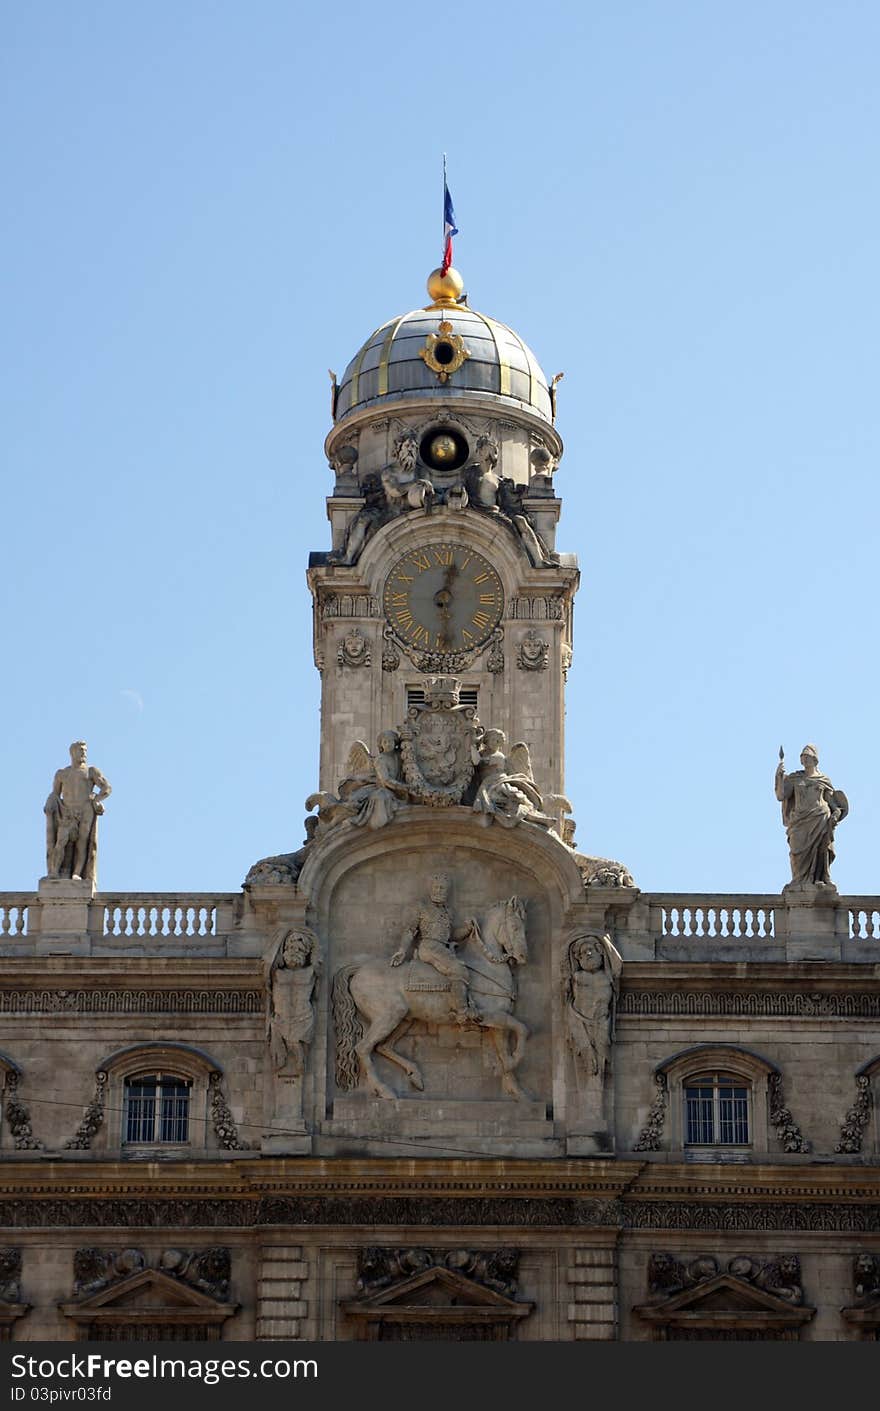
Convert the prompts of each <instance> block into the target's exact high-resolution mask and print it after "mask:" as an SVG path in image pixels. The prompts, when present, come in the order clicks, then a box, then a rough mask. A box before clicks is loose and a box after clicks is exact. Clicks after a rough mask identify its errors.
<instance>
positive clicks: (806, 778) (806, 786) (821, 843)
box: [774, 745, 849, 891]
mask: <svg viewBox="0 0 880 1411" xmlns="http://www.w3.org/2000/svg"><path fill="white" fill-rule="evenodd" d="M801 764H802V765H803V768H802V769H796V770H795V771H794V772H793V773H792V774H786V772H785V756H784V754H783V751H782V749H780V751H779V764H778V765H777V767H776V778H775V780H774V785H775V791H776V797H777V798H778V799H779V801H780V803H781V804H782V821H783V823H784V824H785V829H786V833H787V835H788V851H789V856H790V858H791V882H790V883H789V884H788V887H786V888H785V890H786V891H787V890H789V888H791V889H792V890H801V889H803V888H808V887H811V886H814V887H831V888H833V886H834V883H833V882H832V881H831V875H830V870H829V869H830V867H831V863H832V862H833V861H834V830H835V828H836V827H837V825H838V823H840V822H841V820H842V819H844V818H846V815H847V814H848V813H849V803H848V801H847V797H846V794H844V793H843V792H842V791H841V790H840V789H835V787H834V785H833V784H832V782H831V780H830V779H829V778H828V775H827V774H822V773H821V772H820V770H819V752H818V750H817V749H816V746H815V745H804V748H803V749H802V750H801Z"/></svg>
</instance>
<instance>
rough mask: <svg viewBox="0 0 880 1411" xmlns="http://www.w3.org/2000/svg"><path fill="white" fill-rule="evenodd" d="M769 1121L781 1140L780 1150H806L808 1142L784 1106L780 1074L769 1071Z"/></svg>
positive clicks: (808, 1145) (783, 1092) (808, 1146)
mask: <svg viewBox="0 0 880 1411" xmlns="http://www.w3.org/2000/svg"><path fill="white" fill-rule="evenodd" d="M768 1086H769V1091H770V1121H771V1123H772V1125H773V1126H774V1127H775V1128H776V1135H777V1137H778V1139H779V1140H780V1141H781V1142H782V1150H783V1151H787V1152H807V1151H809V1150H810V1143H809V1142H808V1141H805V1140H804V1138H803V1137H802V1135H801V1129H800V1127H799V1126H798V1125H797V1123H796V1122H795V1120H794V1118H793V1117H792V1115H791V1112H790V1111H789V1109H788V1108H787V1107H786V1106H785V1091H784V1089H783V1086H782V1074H781V1073H771V1074H770V1079H769V1084H768Z"/></svg>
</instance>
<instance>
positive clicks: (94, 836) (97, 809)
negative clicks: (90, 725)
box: [43, 740, 111, 882]
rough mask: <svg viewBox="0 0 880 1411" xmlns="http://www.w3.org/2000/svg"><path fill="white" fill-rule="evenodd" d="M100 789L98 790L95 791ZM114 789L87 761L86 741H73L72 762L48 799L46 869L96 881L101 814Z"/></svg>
mask: <svg viewBox="0 0 880 1411" xmlns="http://www.w3.org/2000/svg"><path fill="white" fill-rule="evenodd" d="M95 790H97V792H95ZM110 793H111V789H110V785H109V784H108V783H107V780H106V779H105V778H104V776H103V774H102V773H101V771H100V769H96V768H95V766H94V765H93V764H87V763H86V742H85V740H74V742H73V744H72V745H71V747H70V764H69V765H68V766H67V768H66V769H59V770H58V771H57V772H56V774H55V778H54V780H53V781H52V792H51V794H50V795H49V797H48V798H47V800H46V803H45V806H44V808H43V812H44V813H45V815H46V872H47V874H48V876H49V877H70V878H71V879H72V880H73V881H74V882H82V881H86V882H93V881H94V880H95V863H96V858H97V852H98V815H99V814H101V813H103V812H104V800H105V799H106V798H109V797H110Z"/></svg>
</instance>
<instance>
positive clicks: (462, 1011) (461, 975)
mask: <svg viewBox="0 0 880 1411" xmlns="http://www.w3.org/2000/svg"><path fill="white" fill-rule="evenodd" d="M448 897H449V878H448V877H447V876H446V874H445V872H438V873H436V874H435V876H433V877H432V878H431V885H430V893H429V896H428V898H427V900H426V901H423V902H422V904H421V906H420V907H419V909H418V911H417V913H416V916H415V919H414V920H413V921H412V922H411V923H410V925H409V926H407V928H406V930H405V931H404V933H403V943H402V945H401V947H400V949H399V950H397V951H395V953H394V955H393V956H392V957H391V964H392V965H402V964H403V962H404V961H405V960H409V959H410V958H411V956H412V955H413V953H415V955H416V956H417V957H418V959H419V960H423V961H425V962H426V964H428V965H432V966H433V967H434V969H435V970H437V971H438V972H439V973H440V974H441V975H444V976H446V978H447V979H449V981H450V982H451V984H450V1000H451V1006H452V1017H453V1018H454V1019H455V1021H456V1023H458V1024H466V1023H468V1022H469V1021H478V1020H479V1014H478V1012H477V1011H476V1010H475V1009H474V1008H473V1006H472V1005H471V1003H470V1000H469V998H468V972H467V966H466V965H465V964H464V963H463V961H461V960H459V959H458V956H457V955H456V954H455V950H454V947H455V945H456V944H457V943H458V942H459V941H465V940H467V939H468V937H469V936H470V935H471V934H472V933H473V930H474V924H475V923H474V921H473V919H471V920H469V921H467V922H466V923H465V925H464V926H453V924H452V917H451V916H450V914H449V908H448V907H447V905H446V902H447V899H448Z"/></svg>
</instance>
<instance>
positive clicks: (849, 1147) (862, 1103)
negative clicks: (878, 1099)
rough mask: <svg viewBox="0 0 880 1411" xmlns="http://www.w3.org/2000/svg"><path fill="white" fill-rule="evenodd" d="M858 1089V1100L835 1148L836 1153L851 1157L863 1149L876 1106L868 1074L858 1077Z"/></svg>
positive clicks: (842, 1127)
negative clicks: (863, 1139)
mask: <svg viewBox="0 0 880 1411" xmlns="http://www.w3.org/2000/svg"><path fill="white" fill-rule="evenodd" d="M856 1088H857V1096H856V1100H855V1102H854V1103H853V1105H852V1107H851V1108H850V1109H849V1110H848V1112H847V1114H846V1116H845V1117H844V1119H843V1124H842V1126H841V1128H840V1141H839V1142H838V1143H837V1145H836V1147H835V1148H834V1150H835V1151H839V1152H847V1153H849V1154H850V1155H855V1153H857V1152H859V1151H861V1149H862V1137H863V1136H864V1134H865V1128H866V1127H867V1125H868V1119H869V1118H870V1116H871V1109H872V1108H873V1106H874V1096H873V1093H872V1092H871V1079H870V1078H869V1077H868V1075H867V1074H866V1073H859V1074H858V1075H857V1077H856Z"/></svg>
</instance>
